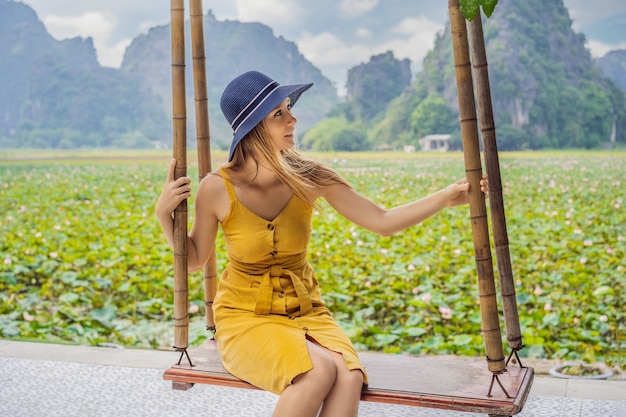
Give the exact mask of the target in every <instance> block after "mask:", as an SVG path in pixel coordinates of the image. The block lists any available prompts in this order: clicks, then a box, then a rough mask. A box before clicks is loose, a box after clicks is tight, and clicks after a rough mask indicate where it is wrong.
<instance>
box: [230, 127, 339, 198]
mask: <svg viewBox="0 0 626 417" xmlns="http://www.w3.org/2000/svg"><path fill="white" fill-rule="evenodd" d="M250 158H251V159H252V160H253V161H254V162H255V164H256V165H257V167H258V165H259V161H260V160H263V161H266V163H268V164H269V168H270V169H271V170H272V171H273V172H274V173H275V174H276V175H277V176H278V178H279V179H280V181H281V182H282V183H283V184H285V185H286V186H287V187H289V189H290V190H291V192H292V193H293V194H294V195H296V196H297V197H298V198H300V199H301V200H303V201H305V202H306V203H308V204H309V205H310V206H312V207H316V206H317V204H316V202H315V199H316V195H317V194H316V193H315V190H316V189H318V188H320V187H324V186H328V185H333V184H344V185H346V186H348V187H351V185H350V184H349V183H348V182H347V181H346V180H345V179H344V178H343V177H342V176H341V175H339V174H338V173H337V172H336V171H334V170H333V169H331V168H328V167H327V166H325V165H324V164H322V163H320V162H317V161H315V160H313V159H309V158H305V157H304V156H302V155H301V154H300V153H298V152H297V151H296V150H294V149H285V150H282V151H280V157H278V156H277V153H276V151H275V149H274V145H273V143H272V138H271V137H270V135H269V134H268V133H267V130H266V129H265V121H261V122H260V123H259V124H258V125H256V126H255V127H254V129H252V130H251V131H250V132H249V133H248V134H247V135H246V136H245V137H244V138H243V140H242V141H241V142H239V144H238V145H237V147H236V148H235V152H234V154H233V158H232V159H231V161H230V162H228V163H227V164H226V165H225V166H224V167H225V168H227V169H231V170H233V171H239V170H241V169H242V168H243V166H244V164H245V162H246V161H247V160H248V159H250Z"/></svg>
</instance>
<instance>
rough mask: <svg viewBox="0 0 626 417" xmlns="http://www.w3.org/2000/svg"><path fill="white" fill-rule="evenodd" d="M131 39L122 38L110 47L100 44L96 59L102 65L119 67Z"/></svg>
mask: <svg viewBox="0 0 626 417" xmlns="http://www.w3.org/2000/svg"><path fill="white" fill-rule="evenodd" d="M131 42H132V41H131V40H130V39H122V40H121V41H119V42H118V43H116V44H115V45H113V46H112V47H107V46H100V47H99V48H98V61H99V62H100V65H102V66H103V67H111V68H119V67H120V65H121V64H122V60H123V59H124V52H126V48H128V45H130V43H131Z"/></svg>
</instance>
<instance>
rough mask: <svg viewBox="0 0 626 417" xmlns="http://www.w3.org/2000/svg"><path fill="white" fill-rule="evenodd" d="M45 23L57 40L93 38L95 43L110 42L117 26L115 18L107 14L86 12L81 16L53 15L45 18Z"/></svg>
mask: <svg viewBox="0 0 626 417" xmlns="http://www.w3.org/2000/svg"><path fill="white" fill-rule="evenodd" d="M43 22H44V24H45V25H46V27H47V28H48V31H49V32H50V34H51V35H52V36H54V37H55V38H57V39H67V38H73V37H76V36H81V37H83V38H86V37H89V36H91V37H92V38H94V41H95V40H96V39H98V40H100V41H106V40H108V39H109V37H110V36H111V33H112V32H113V29H115V27H116V25H117V21H116V19H115V16H114V15H113V14H111V13H107V12H84V13H83V14H81V15H79V16H60V15H55V14H51V15H48V16H46V17H44V18H43Z"/></svg>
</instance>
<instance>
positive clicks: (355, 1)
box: [339, 0, 378, 17]
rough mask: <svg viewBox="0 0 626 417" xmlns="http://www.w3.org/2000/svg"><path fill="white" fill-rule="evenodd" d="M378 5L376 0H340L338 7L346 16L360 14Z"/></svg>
mask: <svg viewBox="0 0 626 417" xmlns="http://www.w3.org/2000/svg"><path fill="white" fill-rule="evenodd" d="M377 5H378V0H342V1H341V3H340V4H339V9H341V11H342V12H344V13H345V14H346V15H348V17H357V16H361V15H363V14H365V13H367V12H369V11H370V10H372V9H373V8H374V7H376V6H377Z"/></svg>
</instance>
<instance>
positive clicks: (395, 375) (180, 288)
mask: <svg viewBox="0 0 626 417" xmlns="http://www.w3.org/2000/svg"><path fill="white" fill-rule="evenodd" d="M449 10H450V24H451V30H452V34H453V37H452V38H453V50H454V60H455V66H456V75H457V88H458V97H459V107H460V121H461V122H460V123H461V134H462V139H463V149H464V158H465V171H466V175H467V179H468V181H469V182H470V184H471V190H480V180H481V177H482V167H481V158H480V149H479V145H478V128H477V126H478V121H477V118H476V107H475V102H474V88H473V80H472V68H471V63H470V57H469V53H470V46H469V42H468V35H467V26H469V27H470V32H471V35H472V36H471V46H472V48H471V53H472V59H473V61H474V70H475V72H476V88H477V90H478V91H479V94H478V103H479V107H480V125H481V133H482V137H483V146H484V153H485V161H486V162H485V165H486V170H487V173H488V176H489V194H490V195H489V197H490V198H489V201H490V208H491V216H492V217H491V219H492V223H493V231H494V244H495V250H496V258H497V266H498V272H499V281H500V292H501V297H502V304H503V305H502V307H503V311H504V319H505V323H506V334H507V342H508V347H509V348H510V349H511V353H510V354H509V356H508V359H507V358H505V355H504V351H503V347H502V342H501V337H502V336H501V331H500V323H499V315H498V305H497V299H496V288H495V279H494V271H493V262H492V261H493V260H492V257H491V250H490V243H489V230H488V222H487V214H486V206H485V198H484V196H483V195H482V193H481V192H472V191H471V190H470V194H469V200H470V201H469V203H470V204H469V206H470V217H471V222H472V235H473V241H474V251H475V259H476V266H477V272H478V283H479V295H480V310H481V317H482V333H483V337H484V340H485V348H486V349H485V350H486V356H487V367H485V364H484V362H483V361H478V360H470V361H459V360H441V359H439V358H437V357H413V356H407V355H393V354H382V353H371V352H359V356H360V358H361V360H362V362H363V364H364V365H365V367H366V369H367V372H368V376H369V385H368V386H366V387H364V388H363V391H362V394H361V400H362V401H373V402H381V403H392V404H402V405H409V406H419V407H429V408H439V409H446V410H454V411H460V412H474V413H485V414H488V415H490V416H512V415H515V414H517V413H519V412H520V411H521V410H522V408H523V406H524V404H525V402H526V399H527V397H528V394H529V392H530V388H531V386H532V382H533V378H534V371H533V369H532V368H530V367H524V366H523V365H522V363H521V361H520V358H519V356H518V352H519V351H520V350H521V349H522V348H523V347H524V346H523V344H522V337H521V331H520V325H519V318H518V312H517V304H516V300H515V288H514V284H513V277H512V272H511V260H510V256H509V248H508V237H507V233H506V220H505V216H504V205H503V201H502V184H501V179H500V168H499V161H498V151H497V145H496V140H495V127H494V122H493V113H492V109H491V97H490V91H489V76H488V72H487V59H486V54H485V52H484V39H483V33H482V22H481V19H480V17H477V18H475V19H474V20H473V21H472V22H471V23H470V24H469V25H467V26H466V22H465V18H464V17H463V15H462V14H461V13H460V10H459V0H449ZM171 16H172V83H173V88H172V92H173V93H172V99H173V103H172V107H173V136H174V158H175V159H176V171H175V178H179V177H181V176H185V175H186V172H187V160H186V159H187V156H186V119H187V116H186V114H187V113H186V104H185V62H184V61H185V52H184V50H185V40H184V0H171ZM202 19H203V16H202V0H190V23H191V37H192V56H193V73H194V95H195V111H196V115H197V117H196V131H197V143H198V165H199V175H200V180H202V178H204V176H206V175H208V174H209V173H210V172H211V154H210V136H209V120H208V99H207V92H206V91H207V88H206V67H205V62H206V59H205V55H204V29H203V23H202ZM174 246H175V250H174V349H175V350H176V351H178V352H179V353H180V358H179V360H178V363H177V364H175V365H173V366H171V367H170V368H169V369H167V370H166V371H165V373H164V375H163V379H164V380H168V381H172V387H173V389H178V390H187V389H190V388H191V387H192V386H193V385H194V384H211V385H221V386H228V387H235V388H248V389H258V388H256V387H254V386H253V385H251V384H248V383H247V382H245V381H242V380H240V379H238V378H236V377H234V376H232V375H231V374H229V373H228V372H227V371H226V370H225V369H224V367H223V366H222V360H221V357H220V354H219V351H218V350H217V347H216V344H215V341H214V340H207V341H206V342H205V343H204V344H203V345H202V346H200V347H198V348H196V349H194V350H193V352H192V355H191V356H193V358H194V359H193V361H192V359H191V356H190V354H189V352H188V351H187V348H188V327H189V316H188V305H189V300H188V281H187V272H188V271H187V201H186V200H185V201H183V202H182V203H181V204H180V205H179V206H178V207H177V208H176V210H175V211H174ZM204 291H205V305H206V323H207V330H211V331H214V330H215V321H214V317H213V310H212V305H213V299H214V297H215V293H216V291H217V267H216V260H215V251H213V255H211V258H210V259H209V261H208V262H207V264H206V265H205V267H204ZM513 356H515V358H516V363H517V365H516V366H508V365H509V362H510V361H511V359H512V357H513ZM184 358H186V361H187V363H186V364H185V363H183V359H184Z"/></svg>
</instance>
